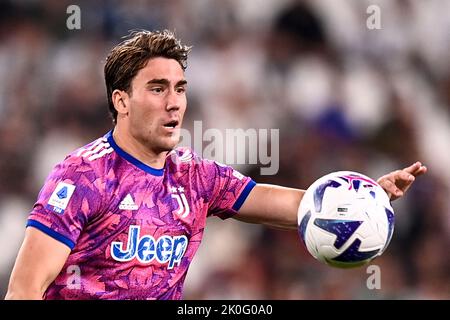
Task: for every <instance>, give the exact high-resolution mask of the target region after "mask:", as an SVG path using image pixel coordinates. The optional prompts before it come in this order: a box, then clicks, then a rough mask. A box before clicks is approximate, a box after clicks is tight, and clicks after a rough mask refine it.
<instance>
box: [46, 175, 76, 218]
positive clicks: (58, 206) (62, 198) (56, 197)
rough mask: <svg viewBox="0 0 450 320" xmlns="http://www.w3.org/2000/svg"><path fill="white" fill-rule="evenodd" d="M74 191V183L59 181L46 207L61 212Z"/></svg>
mask: <svg viewBox="0 0 450 320" xmlns="http://www.w3.org/2000/svg"><path fill="white" fill-rule="evenodd" d="M74 191H75V186H74V185H72V184H69V183H65V182H59V183H58V185H57V186H56V188H55V190H54V191H53V193H52V195H51V196H50V199H49V200H48V203H47V208H48V209H50V210H52V211H54V212H56V213H59V214H63V213H64V210H66V208H67V205H68V203H69V200H70V198H71V197H72V195H73V192H74Z"/></svg>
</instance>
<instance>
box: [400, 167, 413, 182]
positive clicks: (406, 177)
mask: <svg viewBox="0 0 450 320" xmlns="http://www.w3.org/2000/svg"><path fill="white" fill-rule="evenodd" d="M395 180H403V181H405V182H413V181H414V180H415V177H414V175H413V174H411V173H408V172H407V171H406V170H400V171H398V172H397V174H396V175H395Z"/></svg>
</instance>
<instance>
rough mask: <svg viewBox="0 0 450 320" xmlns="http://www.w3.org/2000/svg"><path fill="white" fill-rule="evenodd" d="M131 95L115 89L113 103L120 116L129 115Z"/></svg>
mask: <svg viewBox="0 0 450 320" xmlns="http://www.w3.org/2000/svg"><path fill="white" fill-rule="evenodd" d="M128 99H129V95H128V93H126V92H125V91H123V90H119V89H115V90H114V91H113V93H112V102H113V104H114V108H115V109H116V111H117V113H118V116H120V115H122V116H124V115H127V114H128V112H129V109H128V105H129V102H128Z"/></svg>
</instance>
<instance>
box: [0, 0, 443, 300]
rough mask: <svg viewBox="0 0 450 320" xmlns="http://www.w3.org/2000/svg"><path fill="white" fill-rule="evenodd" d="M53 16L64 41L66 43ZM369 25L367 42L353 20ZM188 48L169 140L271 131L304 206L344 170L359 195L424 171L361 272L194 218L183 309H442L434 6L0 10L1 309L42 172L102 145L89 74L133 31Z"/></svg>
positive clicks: (438, 53)
mask: <svg viewBox="0 0 450 320" xmlns="http://www.w3.org/2000/svg"><path fill="white" fill-rule="evenodd" d="M70 4H76V5H78V6H79V8H80V9H81V29H79V30H69V29H68V28H67V26H66V20H67V18H68V17H69V14H68V13H67V12H66V9H67V7H68V6H69V5H70ZM370 5H376V6H378V8H380V13H381V15H380V18H381V20H380V23H381V24H380V27H381V28H380V29H373V30H372V29H369V28H368V27H367V24H366V22H367V19H368V18H369V16H370V13H368V12H367V8H368V7H369V6H370ZM165 28H168V29H171V30H174V31H175V33H176V35H177V36H178V37H179V38H181V40H182V41H183V42H184V43H186V44H189V45H193V50H192V53H191V55H190V58H189V60H188V69H187V71H186V77H187V80H188V83H189V89H188V111H187V114H186V116H185V121H184V127H185V128H187V129H189V128H191V127H192V125H193V121H194V120H202V121H203V127H204V128H217V129H220V130H225V129H226V128H243V129H247V128H256V129H260V128H276V129H279V130H280V143H279V147H280V165H279V172H278V174H276V175H272V176H261V175H260V170H259V169H260V165H239V166H236V167H237V169H239V170H240V171H241V172H242V173H244V174H246V175H250V176H251V177H252V178H253V179H254V180H256V181H257V182H261V183H273V184H279V185H283V186H288V187H295V188H307V187H308V186H309V185H310V184H311V183H312V182H313V181H314V180H315V179H316V178H318V177H320V176H322V175H324V174H326V173H329V172H331V171H337V170H352V171H359V172H362V173H365V174H367V175H369V176H371V177H373V178H377V177H378V176H380V175H382V174H385V173H387V172H388V171H391V170H394V169H397V168H401V167H405V166H407V165H409V164H411V163H412V162H414V161H416V160H421V161H422V162H423V163H424V164H425V165H427V167H428V169H429V170H428V173H427V174H426V176H423V177H420V179H417V181H416V182H415V184H414V185H413V187H412V188H411V190H410V191H409V193H408V194H407V196H405V197H404V198H402V199H401V200H398V201H396V202H394V203H393V205H394V209H395V212H396V225H395V231H394V236H393V239H392V241H391V243H390V245H389V248H388V249H387V251H386V252H385V253H384V254H383V255H382V256H381V257H379V258H377V259H376V260H375V261H374V262H373V264H376V265H377V266H379V267H380V270H381V289H374V290H370V289H369V288H368V287H367V285H366V284H367V279H368V277H369V276H370V274H369V273H368V272H367V270H366V268H365V267H362V268H358V269H351V270H341V269H334V268H331V267H328V266H325V265H323V264H321V263H319V262H317V261H316V260H314V259H313V258H312V257H311V256H310V255H309V253H308V252H307V251H306V249H305V248H304V246H303V244H302V243H301V242H300V239H299V236H298V234H297V233H296V232H286V231H281V230H276V229H270V228H267V227H263V226H260V225H251V224H245V223H242V222H237V221H235V220H233V219H229V220H226V221H222V220H220V219H219V218H210V219H209V221H208V224H207V228H206V231H205V236H204V241H203V243H202V245H201V247H200V250H199V252H198V254H197V256H196V257H195V259H194V262H193V264H192V266H191V268H190V270H189V273H188V276H187V279H186V286H185V298H186V299H450V251H449V249H448V248H449V246H450V197H449V194H450V192H449V191H450V190H449V188H450V170H449V165H450V63H449V62H450V1H447V0H428V1H419V0H417V1H415V0H401V1H400V0H398V1H391V0H338V1H336V0H314V1H312V0H311V1H295V0H220V1H218V0H217V1H214V0H151V1H141V0H139V1H138V0H136V1H113V0H111V1H106V0H104V1H59V0H45V1H38V0H21V1H19V0H17V1H15V0H9V1H8V0H3V1H0V83H1V86H0V243H2V244H4V245H3V247H2V248H3V249H2V250H3V253H2V259H0V294H1V295H2V296H4V294H5V292H6V288H7V283H8V279H9V275H10V272H11V269H12V266H13V263H14V259H15V257H16V254H17V251H18V249H19V246H20V244H21V242H22V238H23V234H24V229H25V223H26V219H27V215H28V213H29V212H30V210H31V208H32V205H33V203H34V201H35V199H36V196H37V193H38V192H39V190H40V187H41V186H42V184H43V182H44V179H45V177H46V176H47V174H48V173H49V172H50V170H51V168H52V167H53V166H54V165H55V164H56V163H57V162H59V161H61V160H62V159H63V158H64V156H65V155H66V154H67V153H69V152H71V151H72V150H74V149H76V148H78V147H80V146H82V145H84V144H86V143H88V142H90V141H92V140H94V139H95V138H97V137H99V136H101V135H103V134H104V133H106V132H107V131H108V130H109V129H110V128H111V127H112V122H111V119H110V118H109V116H108V112H107V102H106V90H105V86H104V80H103V73H102V72H103V64H104V60H105V57H106V55H107V53H108V51H109V50H110V49H111V48H112V46H113V45H115V44H116V43H118V42H119V41H121V37H123V36H124V35H126V34H128V32H129V30H133V29H149V30H154V29H158V30H162V29H165Z"/></svg>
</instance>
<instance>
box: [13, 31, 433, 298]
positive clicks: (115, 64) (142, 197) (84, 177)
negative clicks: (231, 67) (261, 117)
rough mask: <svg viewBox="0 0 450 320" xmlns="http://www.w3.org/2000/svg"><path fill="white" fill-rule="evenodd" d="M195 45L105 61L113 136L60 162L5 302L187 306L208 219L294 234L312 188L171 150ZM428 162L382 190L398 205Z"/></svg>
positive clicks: (139, 40)
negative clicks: (264, 179) (262, 179)
mask: <svg viewBox="0 0 450 320" xmlns="http://www.w3.org/2000/svg"><path fill="white" fill-rule="evenodd" d="M189 50H190V48H189V47H186V46H183V45H182V44H181V43H180V42H179V41H178V40H177V39H176V38H175V37H174V35H173V34H172V33H170V32H168V31H164V32H146V31H143V32H138V33H135V34H133V35H132V37H130V38H129V39H128V40H126V41H124V42H123V43H121V44H119V45H118V46H116V47H115V48H113V50H112V51H111V53H110V55H109V56H108V58H107V61H106V65H105V81H106V87H107V93H108V102H109V109H110V112H111V114H112V117H113V120H114V124H115V126H114V128H113V130H112V131H110V132H109V133H107V134H106V135H105V136H104V137H102V138H99V139H97V140H95V141H94V142H92V143H90V144H88V145H86V146H85V147H82V148H80V149H78V150H76V151H74V152H73V153H72V154H70V155H69V156H67V157H66V159H65V160H64V161H63V162H61V163H59V164H58V165H56V167H55V168H54V170H53V171H52V173H51V174H50V175H49V177H48V179H47V181H46V182H45V185H44V187H43V188H42V190H41V192H40V193H39V196H38V200H37V202H36V204H35V205H34V208H33V210H32V212H31V213H30V216H29V219H28V222H27V226H28V228H26V233H25V239H24V242H23V244H22V247H21V248H20V251H19V254H18V257H17V260H16V263H15V266H14V269H13V272H12V275H11V279H10V283H9V288H8V293H7V295H6V298H7V299H181V298H182V288H183V282H184V279H185V277H186V274H187V271H188V267H189V265H190V263H191V261H192V259H193V257H194V254H195V252H196V251H197V249H198V247H199V245H200V242H201V240H202V235H203V230H204V228H205V223H206V218H207V217H208V216H210V215H215V216H219V217H221V218H223V219H225V218H229V217H233V218H236V219H238V220H242V221H246V222H252V223H263V224H267V225H271V226H276V227H281V228H287V229H289V228H290V229H296V228H297V209H298V206H299V203H300V201H301V199H302V196H303V194H304V190H299V189H292V188H285V187H281V186H273V185H260V184H256V183H255V182H254V181H253V180H252V179H250V178H248V177H244V176H243V175H241V174H240V173H238V172H236V171H235V170H233V169H232V168H231V167H228V166H223V165H220V164H218V163H216V162H214V161H209V160H204V159H200V158H199V157H198V156H196V155H195V154H193V153H192V152H191V151H190V150H189V149H174V148H175V146H176V144H177V143H178V141H179V136H180V134H179V128H180V127H181V124H182V121H183V115H184V112H185V111H186V104H187V103H186V84H187V82H186V79H185V77H184V70H185V68H186V60H187V55H188V52H189ZM424 172H426V168H425V167H424V166H422V165H421V164H420V163H415V164H413V165H411V166H410V167H408V168H405V169H403V170H398V171H395V172H392V173H389V174H387V175H385V176H383V177H381V178H380V179H379V180H378V182H379V183H380V184H381V185H382V186H383V188H384V189H385V190H386V191H387V192H388V194H389V196H390V198H391V199H392V200H394V199H396V198H398V197H401V196H402V195H403V194H404V192H405V191H406V190H407V189H408V188H409V186H410V185H411V184H412V182H413V181H414V177H415V176H418V175H420V174H422V173H424Z"/></svg>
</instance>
